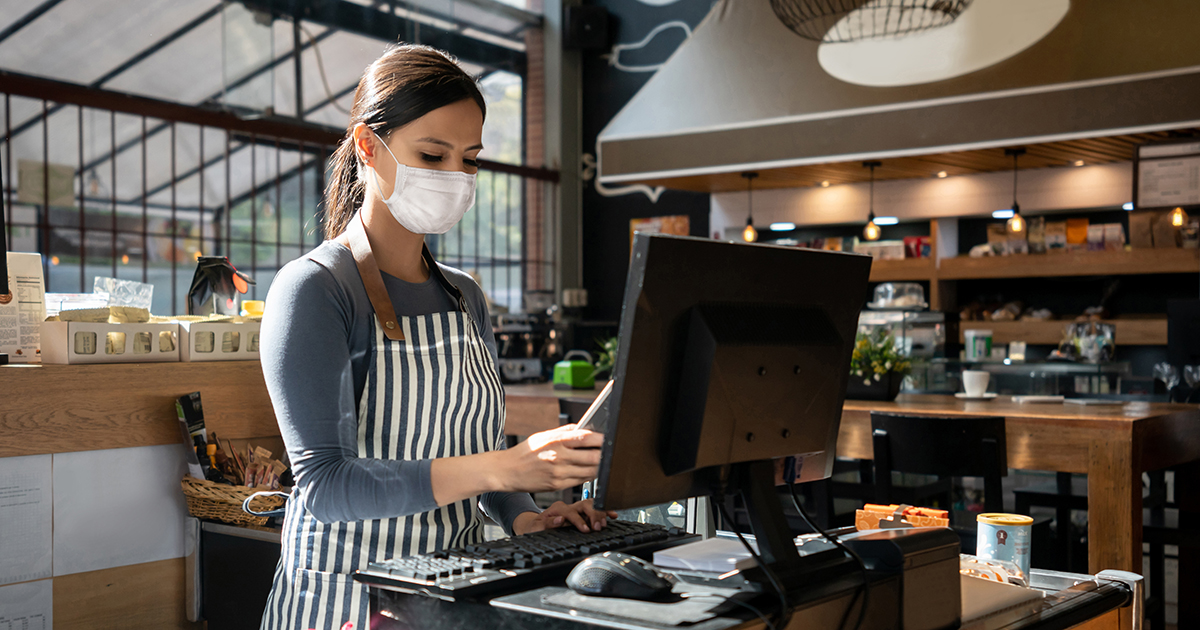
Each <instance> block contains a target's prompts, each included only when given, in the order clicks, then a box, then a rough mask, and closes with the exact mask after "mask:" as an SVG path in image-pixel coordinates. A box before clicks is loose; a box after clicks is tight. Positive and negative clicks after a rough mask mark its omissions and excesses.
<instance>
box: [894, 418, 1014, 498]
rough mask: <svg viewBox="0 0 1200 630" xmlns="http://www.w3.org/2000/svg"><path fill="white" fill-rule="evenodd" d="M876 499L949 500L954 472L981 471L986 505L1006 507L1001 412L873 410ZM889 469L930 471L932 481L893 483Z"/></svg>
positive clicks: (975, 474)
mask: <svg viewBox="0 0 1200 630" xmlns="http://www.w3.org/2000/svg"><path fill="white" fill-rule="evenodd" d="M871 432H872V436H871V438H872V445H873V446H874V450H875V460H874V462H875V472H874V478H875V500H876V501H878V502H879V503H885V504H886V503H897V502H904V503H909V504H912V505H918V504H920V502H922V501H926V500H928V499H929V498H933V497H942V498H943V499H944V502H943V503H941V505H940V506H939V507H942V508H947V507H949V506H950V505H951V500H952V496H951V493H952V491H953V480H954V478H955V477H982V478H983V497H984V510H985V511H988V512H1003V511H1004V492H1003V489H1002V487H1001V481H1000V480H1001V478H1002V477H1004V476H1005V475H1007V474H1008V463H1007V462H1008V455H1007V452H1006V446H1007V443H1006V440H1005V435H1004V418H1003V417H1002V416H920V415H903V414H892V413H883V412H872V413H871ZM892 472H900V473H913V474H921V475H933V476H936V477H938V480H937V481H936V482H933V483H930V484H925V485H922V486H916V487H902V486H894V485H893V484H892V475H891V473H892Z"/></svg>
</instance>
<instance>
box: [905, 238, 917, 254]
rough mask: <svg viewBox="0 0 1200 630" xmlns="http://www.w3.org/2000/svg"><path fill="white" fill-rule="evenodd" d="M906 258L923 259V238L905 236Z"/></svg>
mask: <svg viewBox="0 0 1200 630" xmlns="http://www.w3.org/2000/svg"><path fill="white" fill-rule="evenodd" d="M904 257H905V258H920V257H921V237H919V236H905V237H904Z"/></svg>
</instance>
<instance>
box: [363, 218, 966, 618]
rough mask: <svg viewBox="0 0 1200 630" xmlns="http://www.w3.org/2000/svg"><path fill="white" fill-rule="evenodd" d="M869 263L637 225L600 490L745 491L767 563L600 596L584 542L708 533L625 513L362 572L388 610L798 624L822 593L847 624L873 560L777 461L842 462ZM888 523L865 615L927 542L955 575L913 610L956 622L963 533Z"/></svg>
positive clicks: (820, 608)
mask: <svg viewBox="0 0 1200 630" xmlns="http://www.w3.org/2000/svg"><path fill="white" fill-rule="evenodd" d="M870 267H871V259H870V258H869V257H866V256H861V255H855V254H849V253H841V252H826V251H814V250H803V249H796V248H785V247H776V246H769V245H757V244H741V243H728V242H719V241H711V240H707V239H698V238H689V237H677V236H664V235H647V234H641V233H639V234H636V235H635V237H634V241H633V255H632V258H631V263H630V269H629V275H628V278H627V283H626V290H625V300H624V307H623V312H622V316H621V321H620V336H619V338H620V342H619V350H618V352H617V363H616V367H615V373H614V378H615V384H614V387H613V391H612V393H611V395H610V396H609V398H608V401H607V409H606V410H605V411H606V413H600V414H599V415H598V416H597V420H596V423H595V425H596V426H595V430H597V431H599V432H602V433H603V434H604V436H605V440H604V446H603V451H602V459H601V464H600V469H599V478H598V479H597V482H596V486H595V487H596V490H595V499H596V504H597V505H598V506H599V507H602V508H604V509H610V510H621V509H627V508H636V507H642V506H650V505H657V504H663V503H668V502H671V501H681V500H685V499H687V498H689V497H697V496H709V497H713V498H714V503H716V502H718V501H721V500H723V498H724V497H728V496H736V497H738V498H739V500H740V501H741V502H742V504H743V505H744V506H745V507H746V510H747V513H748V515H749V521H750V528H751V530H752V532H748V533H747V534H748V535H747V536H745V537H743V538H744V542H745V543H746V544H747V546H748V547H749V548H750V552H751V553H752V554H753V556H754V558H755V560H756V562H755V565H756V566H755V567H753V568H748V569H745V570H739V571H733V572H731V574H729V575H723V576H715V575H710V576H704V575H693V576H688V575H682V574H681V575H678V576H676V577H677V579H679V581H680V583H681V584H683V585H684V586H683V587H680V588H677V589H676V590H680V591H681V593H682V594H683V597H684V598H686V597H687V595H688V593H689V592H690V593H691V594H693V595H695V596H696V598H695V601H692V602H688V601H681V602H676V603H678V604H682V605H681V606H677V607H676V608H675V609H670V608H669V607H670V606H671V605H672V604H661V603H651V602H634V601H624V602H618V603H614V602H612V601H596V600H601V599H603V598H590V599H589V598H586V597H583V596H580V595H578V594H573V593H571V592H569V591H568V590H567V589H566V587H565V583H564V579H565V577H566V575H567V574H568V573H569V571H570V570H571V569H572V568H573V567H574V566H575V565H576V564H578V563H579V562H580V561H582V560H583V559H584V558H586V557H588V556H591V555H594V554H599V553H604V552H606V551H620V552H624V553H628V554H632V555H635V556H640V557H642V558H650V557H651V555H652V554H653V553H654V552H655V551H658V550H662V549H664V548H665V547H669V546H673V545H681V544H686V543H691V542H694V541H696V540H697V539H698V537H697V536H695V535H693V534H690V533H688V532H685V531H682V530H679V529H676V528H670V527H664V526H660V525H649V524H644V523H635V522H624V521H610V522H609V526H608V527H607V528H606V529H604V530H601V531H596V532H591V533H588V534H584V533H581V532H578V531H574V530H569V529H560V530H550V531H545V532H538V533H535V534H529V535H524V536H515V537H511V538H506V539H502V540H496V541H490V542H484V543H480V544H475V545H467V546H465V547H462V548H453V549H446V550H442V551H438V552H436V553H432V554H427V555H421V556H413V557H407V558H396V559H393V560H389V561H385V562H381V563H375V564H372V565H371V566H370V567H369V568H368V569H365V570H363V571H361V572H359V573H358V574H357V575H356V577H355V579H356V580H358V581H359V582H361V583H364V584H366V585H368V586H369V587H371V588H370V592H371V598H370V599H371V609H372V627H373V628H376V627H378V628H413V627H427V628H457V627H461V628H480V627H488V626H494V627H497V628H501V627H539V628H546V627H551V628H557V627H563V628H566V627H594V626H604V627H620V628H667V627H675V626H677V625H680V624H687V625H689V626H691V627H695V628H701V629H713V630H716V629H717V628H730V627H735V626H739V625H743V624H745V623H747V622H756V621H757V620H759V619H761V620H762V622H763V623H764V624H765V625H767V626H776V625H786V624H785V622H786V621H787V619H788V618H789V617H790V616H791V615H792V614H793V610H797V609H804V610H808V611H809V614H810V617H808V618H807V619H808V620H809V621H811V622H813V623H817V624H818V625H828V626H830V627H833V626H836V625H837V621H838V620H839V619H844V618H845V617H846V615H848V613H849V609H850V608H852V607H853V606H854V605H855V602H857V603H858V605H859V606H860V607H862V606H863V605H864V604H865V602H863V601H862V600H861V599H859V598H857V597H856V596H857V594H858V592H859V591H860V589H861V588H862V587H863V579H864V578H863V576H864V575H865V570H864V569H863V568H862V567H861V566H860V565H859V564H858V563H857V562H855V561H854V560H852V559H851V558H850V557H848V556H847V554H845V553H843V551H842V549H840V548H837V547H834V546H833V545H831V544H824V543H821V544H814V545H811V546H809V548H808V549H807V550H805V549H804V548H803V547H800V548H798V546H797V542H796V539H795V536H794V534H793V532H792V531H791V529H790V528H789V526H788V523H787V520H786V518H785V514H784V511H783V508H782V504H781V501H780V494H779V493H778V491H777V488H776V482H777V479H776V477H777V475H776V466H775V464H774V461H775V460H777V459H779V458H784V457H788V456H792V457H794V461H795V462H797V465H796V467H795V470H796V476H797V477H798V479H797V480H798V481H799V482H805V481H810V480H816V479H823V478H826V477H828V476H829V475H830V474H831V473H832V469H833V461H834V454H835V448H836V442H837V436H838V427H839V423H840V419H841V413H842V403H843V399H844V397H845V391H846V381H847V378H848V375H849V371H850V355H851V351H852V347H853V344H854V339H855V331H856V324H857V320H858V314H859V311H860V310H861V308H862V304H863V301H864V299H865V296H866V295H867V293H868V275H869V273H870ZM946 535H949V536H951V540H949V541H947V540H946V538H945V536H946ZM885 538H888V540H884V541H883V542H882V543H878V544H877V545H876V546H878V545H879V544H882V545H884V546H886V547H887V548H888V549H892V550H897V553H899V555H898V556H897V558H898V560H897V563H898V564H896V566H895V567H893V568H894V571H892V573H893V575H892V577H890V578H886V579H885V578H879V577H876V578H873V579H876V580H882V581H881V582H880V584H879V585H876V589H875V590H874V593H875V596H873V597H872V598H871V599H872V604H871V609H872V611H876V612H877V613H878V614H875V615H868V616H867V620H866V625H865V626H864V627H872V623H873V622H878V621H879V620H890V621H887V622H886V624H887V625H886V626H879V625H876V626H873V627H896V626H895V625H893V623H892V622H894V621H895V619H896V615H897V614H898V612H899V611H900V608H901V606H902V605H903V603H904V594H903V593H902V592H901V591H902V588H903V584H902V582H901V580H900V578H899V577H897V575H899V574H901V573H902V572H903V570H904V567H905V566H909V567H912V566H928V565H929V563H928V562H925V563H924V565H922V563H921V562H916V563H915V564H914V562H913V558H915V557H918V556H921V555H922V554H925V557H926V559H928V558H932V557H934V556H937V557H938V558H941V557H942V556H945V559H947V560H949V561H950V562H945V563H942V565H939V566H942V573H944V574H947V575H949V582H948V583H947V584H946V585H945V587H944V588H943V587H942V586H941V585H939V586H938V587H937V588H939V589H941V590H944V591H946V594H945V597H943V598H942V600H944V601H940V602H935V603H936V605H928V604H927V605H925V607H924V610H922V611H920V612H921V613H922V615H923V619H924V622H916V621H914V623H912V624H909V625H907V627H909V628H929V629H934V628H942V627H956V626H957V622H958V599H957V594H958V591H957V586H958V571H957V567H958V564H957V563H958V552H957V540H956V538H954V536H953V534H948V533H947V532H944V531H943V532H937V533H934V534H932V535H929V536H925V537H922V536H911V537H909V538H910V540H909V541H908V542H903V541H901V542H897V540H899V539H901V538H904V536H903V535H902V534H890V535H888V537H885ZM870 546H871V545H870V544H865V546H864V547H863V548H864V549H867V548H869V547H870ZM905 554H908V555H907V556H906V555H905ZM931 554H932V555H931ZM879 555H881V556H886V555H887V553H882V554H879ZM877 568H878V567H877ZM873 573H874V574H877V575H885V574H887V573H888V571H876V572H873ZM942 577H943V578H945V576H944V575H943V576H942ZM888 580H891V581H890V582H889V581H888ZM889 585H890V586H889ZM913 588H914V587H911V586H910V589H913ZM951 591H952V593H951ZM704 597H708V598H709V599H708V600H707V601H706V602H705V601H703V598H704ZM935 600H936V598H935ZM664 606H666V607H668V608H663V607H664ZM939 606H940V608H939ZM622 611H624V612H622ZM947 611H949V612H947ZM939 615H940V616H939ZM822 620H824V621H822ZM860 623H862V620H861V619H860Z"/></svg>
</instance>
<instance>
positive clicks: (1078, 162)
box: [1071, 160, 1084, 166]
mask: <svg viewBox="0 0 1200 630" xmlns="http://www.w3.org/2000/svg"><path fill="white" fill-rule="evenodd" d="M1071 164H1074V165H1075V166H1083V164H1084V162H1083V160H1075V161H1074V162H1071Z"/></svg>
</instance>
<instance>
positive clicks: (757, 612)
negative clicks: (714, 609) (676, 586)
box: [680, 593, 777, 630]
mask: <svg viewBox="0 0 1200 630" xmlns="http://www.w3.org/2000/svg"><path fill="white" fill-rule="evenodd" d="M680 597H682V598H684V599H691V598H693V597H712V598H715V599H721V600H724V601H727V602H729V603H731V604H737V605H738V606H741V607H743V608H745V609H747V610H749V611H750V612H752V613H754V614H755V615H757V616H758V618H759V619H762V622H763V623H765V624H767V630H777V629H776V628H775V624H774V623H772V622H771V620H770V619H769V618H768V617H767V616H766V615H764V614H763V612H762V611H761V610H759V609H758V608H756V607H754V606H751V605H750V604H748V603H746V602H744V601H742V600H740V599H735V597H736V596H729V597H727V596H725V595H718V594H716V593H682V594H680Z"/></svg>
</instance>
